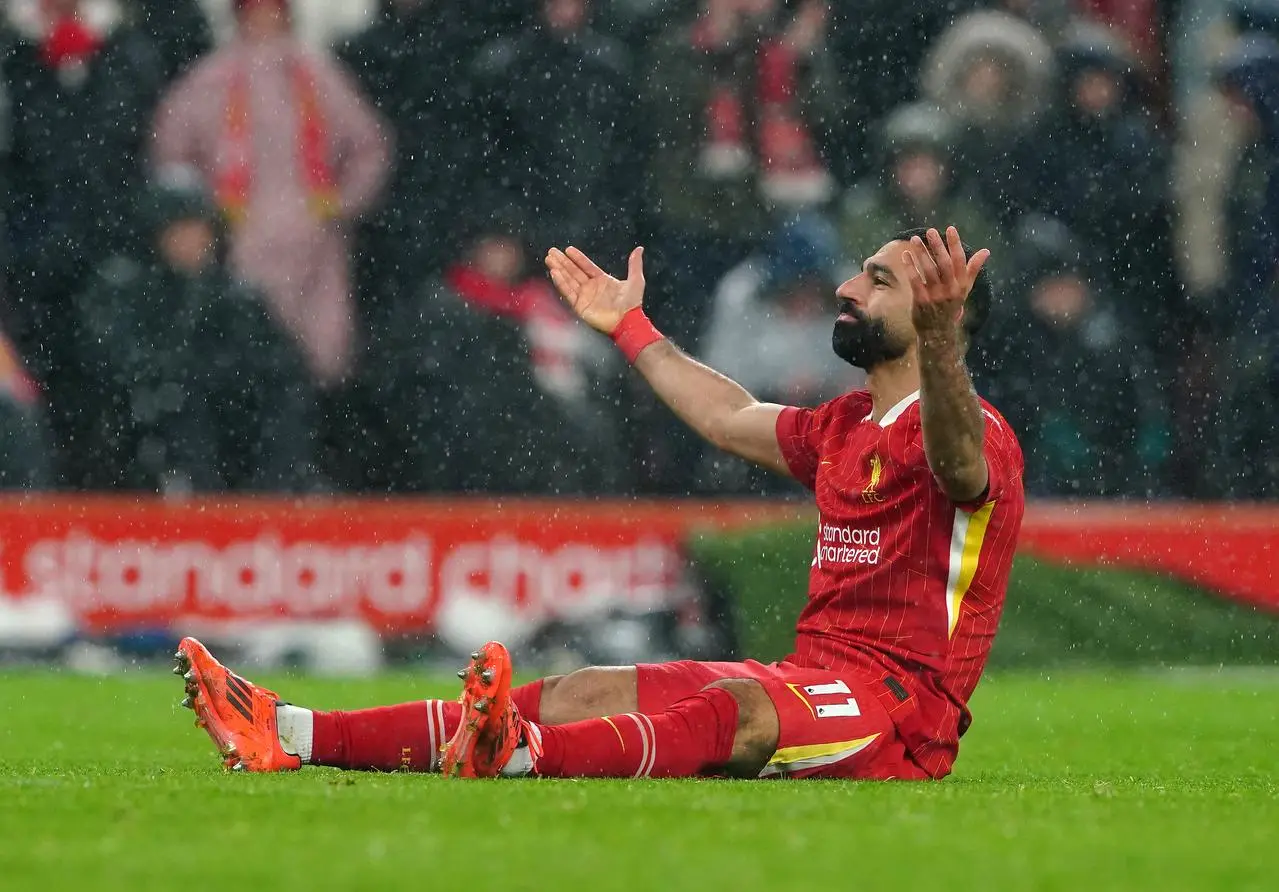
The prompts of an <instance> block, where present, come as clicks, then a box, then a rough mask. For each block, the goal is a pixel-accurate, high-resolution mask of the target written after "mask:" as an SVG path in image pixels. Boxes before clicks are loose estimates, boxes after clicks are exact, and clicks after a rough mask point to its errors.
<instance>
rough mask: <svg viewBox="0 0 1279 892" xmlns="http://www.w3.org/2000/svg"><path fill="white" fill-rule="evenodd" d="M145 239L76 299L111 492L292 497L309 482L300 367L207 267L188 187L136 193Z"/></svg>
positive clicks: (195, 193) (245, 295)
mask: <svg viewBox="0 0 1279 892" xmlns="http://www.w3.org/2000/svg"><path fill="white" fill-rule="evenodd" d="M148 203H149V205H150V207H149V208H148V210H149V211H150V216H151V222H152V224H153V230H152V231H153V232H154V235H153V236H152V239H151V241H150V246H151V248H152V250H150V251H148V252H144V253H143V254H142V255H141V256H140V257H137V258H134V257H126V256H118V257H114V258H112V259H110V260H108V261H107V262H106V263H104V264H103V266H102V268H101V269H100V270H99V271H98V274H97V276H96V277H95V278H94V279H93V280H92V281H91V283H90V285H89V287H88V288H87V290H85V291H84V292H83V293H82V294H80V295H79V297H78V299H77V302H76V303H77V310H78V312H79V314H80V316H81V318H82V320H83V329H84V344H83V348H82V349H83V353H84V356H85V357H86V360H88V361H89V362H91V363H92V365H93V367H94V370H95V372H96V373H97V374H96V377H97V382H98V383H97V386H96V388H95V395H96V398H97V400H98V404H99V410H100V411H99V413H98V414H99V416H100V418H101V424H102V428H101V430H100V431H99V432H98V436H99V437H100V438H101V439H102V441H103V442H104V443H106V444H108V446H109V448H110V451H111V460H110V461H109V462H108V465H107V466H108V468H109V469H110V472H111V474H112V475H113V477H114V479H113V481H112V482H113V483H114V485H116V486H122V487H128V488H137V489H149V490H154V491H158V492H163V493H170V494H181V493H185V492H190V491H218V490H224V489H232V490H246V489H248V490H297V489H300V488H304V487H306V486H308V485H309V484H310V483H312V482H313V479H312V476H311V468H312V464H313V462H312V459H313V449H312V440H313V438H312V422H313V418H312V417H311V400H310V399H309V397H308V393H309V388H308V386H307V384H306V375H305V370H304V368H303V366H302V361H301V357H300V355H299V354H298V351H297V348H296V345H295V344H294V343H293V341H292V339H291V338H289V337H288V336H287V335H286V334H284V333H283V332H282V331H280V330H279V328H278V327H277V326H276V324H275V323H274V322H273V321H272V320H271V318H270V316H269V315H268V313H267V312H266V309H265V308H264V306H263V304H262V301H261V299H260V298H259V297H258V296H257V295H256V294H254V293H252V292H251V291H250V290H248V289H247V288H245V287H244V286H242V285H239V284H237V283H235V282H234V281H233V280H232V279H231V276H230V273H229V272H228V270H226V268H225V267H224V266H223V265H222V264H221V263H220V262H219V260H218V258H217V253H218V233H217V225H218V224H217V222H216V221H217V209H216V208H215V207H214V206H213V205H212V203H211V202H209V201H208V200H207V198H205V196H204V194H203V193H202V192H201V191H200V190H199V189H198V188H196V187H194V186H192V185H189V184H181V183H166V184H163V185H157V186H154V187H152V188H151V189H150V190H149V193H148Z"/></svg>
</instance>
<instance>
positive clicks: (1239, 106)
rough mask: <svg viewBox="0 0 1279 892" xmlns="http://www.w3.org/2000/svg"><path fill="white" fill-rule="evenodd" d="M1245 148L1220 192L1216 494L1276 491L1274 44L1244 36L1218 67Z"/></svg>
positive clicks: (1278, 325) (1278, 139) (1278, 229)
mask: <svg viewBox="0 0 1279 892" xmlns="http://www.w3.org/2000/svg"><path fill="white" fill-rule="evenodd" d="M1219 83H1220V84H1221V86H1222V88H1223V90H1224V91H1225V92H1226V94H1227V96H1228V97H1229V100H1230V104H1231V107H1232V109H1233V113H1234V116H1235V117H1236V118H1237V119H1239V120H1241V121H1242V129H1243V132H1244V149H1243V154H1242V157H1241V158H1240V159H1239V162H1238V164H1237V165H1236V167H1235V171H1234V176H1233V178H1232V181H1231V185H1230V189H1229V192H1228V193H1227V198H1226V232H1225V238H1224V243H1225V247H1226V254H1227V263H1228V271H1229V272H1228V276H1227V279H1226V281H1225V287H1224V288H1223V289H1221V291H1220V292H1219V293H1218V295H1217V298H1216V300H1215V301H1214V307H1215V308H1216V309H1217V310H1218V319H1219V322H1220V325H1219V331H1220V332H1221V333H1222V334H1223V335H1225V338H1226V340H1225V343H1224V344H1223V347H1222V348H1221V349H1219V350H1218V352H1217V356H1218V357H1219V359H1220V361H1219V362H1218V365H1217V368H1218V381H1219V383H1220V391H1221V406H1220V418H1219V419H1218V422H1219V423H1218V424H1216V425H1213V426H1212V429H1213V430H1215V431H1217V432H1218V433H1219V435H1220V436H1219V437H1218V438H1217V440H1218V441H1217V442H1215V443H1213V444H1212V446H1213V447H1215V448H1216V449H1217V450H1219V454H1220V455H1221V456H1222V457H1223V459H1222V461H1221V462H1220V464H1221V465H1222V466H1224V467H1225V468H1226V469H1228V470H1226V471H1225V472H1224V473H1223V472H1222V471H1221V470H1218V472H1217V475H1216V476H1217V478H1218V479H1224V480H1225V481H1226V485H1227V488H1226V491H1225V492H1224V493H1222V494H1223V495H1227V496H1233V497H1243V498H1275V497H1276V496H1279V435H1276V432H1275V425H1274V419H1275V417H1276V413H1279V42H1276V41H1275V40H1273V39H1272V38H1270V37H1251V38H1248V39H1245V40H1244V41H1242V42H1241V43H1240V45H1239V47H1238V48H1237V50H1236V51H1235V53H1234V54H1232V56H1231V57H1230V58H1229V59H1228V60H1227V61H1226V62H1225V64H1224V65H1223V66H1222V68H1221V70H1220V73H1219Z"/></svg>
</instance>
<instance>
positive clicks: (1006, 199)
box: [920, 11, 1069, 227]
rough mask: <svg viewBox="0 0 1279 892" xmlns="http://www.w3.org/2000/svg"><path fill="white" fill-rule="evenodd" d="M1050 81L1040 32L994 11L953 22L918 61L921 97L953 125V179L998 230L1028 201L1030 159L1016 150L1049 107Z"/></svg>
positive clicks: (1050, 70)
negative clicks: (967, 187) (947, 114)
mask: <svg viewBox="0 0 1279 892" xmlns="http://www.w3.org/2000/svg"><path fill="white" fill-rule="evenodd" d="M1052 76H1053V54H1052V49H1051V47H1049V45H1048V42H1047V41H1046V40H1045V39H1044V37H1043V35H1042V34H1040V33H1039V32H1038V31H1036V30H1035V28H1034V27H1032V26H1031V25H1030V24H1028V23H1027V22H1025V21H1023V20H1022V19H1019V18H1017V17H1015V16H1013V15H1010V14H1009V13H1005V12H997V11H983V12H975V13H972V14H971V15H968V16H966V17H964V18H963V19H961V20H959V21H958V22H956V24H955V25H954V27H952V28H951V29H950V30H949V31H947V32H946V33H945V34H943V35H942V36H941V37H940V38H939V39H938V40H937V42H936V44H935V45H934V46H933V48H932V50H931V51H930V52H929V55H928V58H927V59H926V60H925V61H924V67H923V70H922V72H921V75H920V77H921V83H922V85H923V89H924V93H925V94H926V95H927V96H928V98H929V99H930V100H931V101H932V102H934V103H935V104H937V105H938V106H940V107H941V108H944V109H946V110H947V111H948V112H950V113H952V114H954V115H955V117H956V119H957V121H958V124H959V128H960V129H959V132H958V134H957V137H956V140H955V151H954V153H953V158H952V161H953V169H954V175H955V178H956V180H958V181H960V182H961V183H964V184H971V185H972V187H973V188H974V189H975V191H976V194H977V196H978V198H979V199H980V200H981V201H982V202H984V203H985V205H986V206H987V208H989V209H990V211H991V212H992V213H993V214H995V215H997V217H998V222H999V223H1000V224H1002V225H1003V226H1005V227H1007V226H1010V225H1012V223H1013V221H1014V220H1015V218H1016V215H1017V213H1018V212H1019V211H1021V210H1023V209H1025V208H1026V207H1027V205H1028V204H1029V203H1030V201H1031V198H1032V193H1031V191H1030V189H1029V188H1028V185H1027V174H1030V175H1032V176H1033V175H1034V171H1027V170H1025V169H1023V165H1025V164H1029V163H1035V162H1036V161H1037V159H1036V158H1035V157H1033V156H1030V157H1022V154H1021V150H1022V148H1023V146H1024V145H1025V141H1026V140H1027V138H1028V137H1029V134H1030V133H1031V132H1032V130H1033V128H1034V127H1035V125H1036V123H1037V122H1038V121H1039V120H1040V118H1041V116H1042V115H1043V113H1044V110H1045V109H1046V108H1047V106H1048V104H1049V96H1048V92H1049V89H1050V87H1051V85H1052ZM1050 151H1052V150H1050ZM1041 152H1042V147H1041ZM1045 154H1046V153H1045ZM1065 157H1066V158H1069V156H1068V155H1067V156H1065Z"/></svg>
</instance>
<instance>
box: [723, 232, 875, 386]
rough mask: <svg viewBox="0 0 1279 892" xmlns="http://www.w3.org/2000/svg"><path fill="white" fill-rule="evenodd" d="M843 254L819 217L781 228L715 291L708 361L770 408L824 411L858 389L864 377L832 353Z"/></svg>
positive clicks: (734, 269)
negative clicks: (812, 407)
mask: <svg viewBox="0 0 1279 892" xmlns="http://www.w3.org/2000/svg"><path fill="white" fill-rule="evenodd" d="M890 236H891V232H890ZM890 236H886V237H885V238H881V240H880V241H881V242H883V241H884V240H885V239H886V238H887V237H890ZM877 247H878V246H877ZM841 256H843V255H841V253H840V251H839V242H838V239H837V237H836V234H835V231H834V229H833V227H831V225H830V224H829V223H827V222H826V221H825V220H824V219H822V218H820V217H817V216H814V215H808V216H805V217H800V218H796V219H794V220H790V221H787V223H786V224H785V225H783V226H780V227H778V229H777V232H776V233H775V234H774V235H773V236H772V238H770V239H769V241H768V242H767V243H766V244H765V245H764V246H763V247H762V248H761V249H760V250H758V251H756V252H755V253H754V254H752V255H751V256H750V257H748V258H746V259H745V260H743V261H742V262H741V263H740V264H738V265H737V266H735V267H733V268H732V269H731V270H730V271H729V272H728V274H727V275H726V276H725V277H724V278H723V279H722V280H721V281H720V283H719V287H718V288H716V289H715V304H714V310H713V313H712V316H711V324H710V326H709V328H708V329H707V333H706V337H705V339H704V340H705V345H706V347H705V350H704V351H703V353H704V355H705V358H706V361H707V363H708V364H709V365H710V366H711V367H712V368H714V369H716V370H717V371H720V372H723V373H724V374H726V375H728V376H729V377H730V378H732V379H733V380H735V381H737V382H738V383H739V384H741V385H742V386H743V387H745V388H746V389H747V390H749V391H750V392H751V393H752V394H754V395H755V396H756V397H758V398H759V399H762V400H767V401H771V402H781V403H787V404H795V405H817V404H818V403H821V402H824V401H826V400H828V399H832V398H834V397H836V396H838V395H839V394H841V393H845V392H847V391H848V390H850V389H852V388H853V387H854V386H856V385H857V384H858V383H859V382H860V381H861V380H863V378H864V376H863V375H862V374H861V372H859V371H858V370H856V369H854V368H852V367H851V366H849V365H848V364H847V363H845V362H844V361H842V360H841V359H840V358H839V357H837V356H836V355H835V354H834V353H833V352H832V351H830V350H827V349H825V347H826V346H827V342H828V341H829V340H830V336H831V331H832V327H833V326H834V324H835V322H834V317H835V297H834V295H835V288H836V287H837V286H838V284H839V282H838V281H837V280H838V279H839V278H840V276H841V274H842V273H843V272H845V270H844V269H843V268H842V265H841V264H840V257H841Z"/></svg>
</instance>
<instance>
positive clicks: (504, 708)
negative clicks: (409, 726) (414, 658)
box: [440, 641, 523, 778]
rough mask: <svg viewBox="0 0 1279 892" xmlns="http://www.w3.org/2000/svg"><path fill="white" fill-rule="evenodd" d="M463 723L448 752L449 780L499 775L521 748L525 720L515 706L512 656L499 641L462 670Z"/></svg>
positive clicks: (446, 772)
mask: <svg viewBox="0 0 1279 892" xmlns="http://www.w3.org/2000/svg"><path fill="white" fill-rule="evenodd" d="M457 675H458V678H461V679H462V697H461V703H462V722H461V724H459V725H458V728H457V733H456V734H454V735H453V739H452V740H450V741H449V742H448V746H446V747H445V748H444V758H443V760H442V761H441V763H440V773H441V774H443V775H444V776H445V777H466V778H471V777H496V776H497V775H498V773H499V772H500V771H501V770H502V767H503V766H505V765H506V763H507V762H508V761H510V758H511V754H512V753H513V752H515V748H516V747H517V746H519V745H520V732H521V730H522V728H523V721H522V720H521V719H520V711H519V710H518V709H516V708H515V704H514V703H512V702H511V675H512V670H511V655H510V654H509V653H507V650H506V648H505V647H503V646H502V645H501V644H499V643H498V642H496V641H490V642H489V643H488V644H486V645H484V646H483V647H481V648H480V649H479V650H477V651H476V652H475V653H473V654H471V662H470V663H469V664H468V665H467V667H466V668H465V669H463V670H461V671H460V672H458V674H457Z"/></svg>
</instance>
